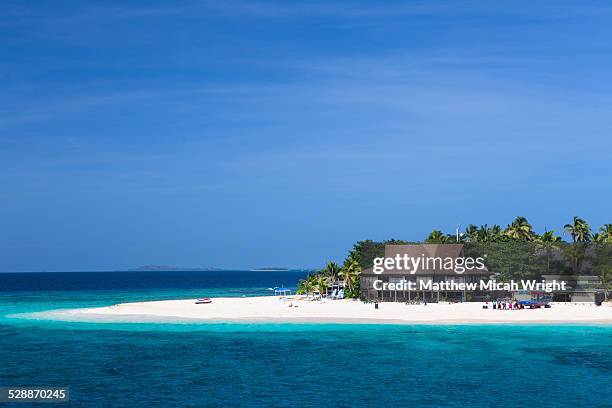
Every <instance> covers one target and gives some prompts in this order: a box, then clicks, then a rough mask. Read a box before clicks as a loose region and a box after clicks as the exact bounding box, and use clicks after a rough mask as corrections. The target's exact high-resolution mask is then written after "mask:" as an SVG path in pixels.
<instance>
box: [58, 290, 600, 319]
mask: <svg viewBox="0 0 612 408" xmlns="http://www.w3.org/2000/svg"><path fill="white" fill-rule="evenodd" d="M482 306H483V303H456V304H448V303H438V304H433V303H432V304H428V305H406V304H403V303H380V304H379V309H375V308H374V305H373V304H371V303H370V304H365V303H362V302H360V301H352V300H323V301H308V300H296V299H295V298H293V299H291V300H289V299H285V300H283V299H280V298H278V297H274V296H266V297H246V298H213V300H212V303H210V304H195V300H194V299H190V300H166V301H152V302H137V303H123V304H118V305H114V306H109V307H100V308H91V309H75V310H71V311H65V313H69V314H70V315H72V316H73V317H81V318H93V319H96V318H100V319H101V320H115V318H116V319H118V320H127V319H129V320H130V321H138V320H139V318H142V319H143V320H147V321H151V320H156V319H159V320H160V321H168V320H170V321H171V320H173V319H176V320H191V319H197V320H203V321H227V322H231V321H236V322H239V321H243V322H244V321H247V322H321V323H323V322H338V323H407V324H415V323H429V324H435V323H441V324H442V323H598V324H612V307H611V306H610V305H609V304H607V305H604V306H599V307H598V306H595V305H593V304H586V303H582V304H581V303H569V304H568V303H553V304H552V307H551V308H549V309H544V308H542V309H534V310H530V309H523V310H493V309H491V305H490V304H489V309H483V308H482ZM96 320H97V319H96Z"/></svg>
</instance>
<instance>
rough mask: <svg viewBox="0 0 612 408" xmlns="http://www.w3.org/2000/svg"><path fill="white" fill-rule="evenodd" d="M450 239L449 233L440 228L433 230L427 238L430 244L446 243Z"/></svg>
mask: <svg viewBox="0 0 612 408" xmlns="http://www.w3.org/2000/svg"><path fill="white" fill-rule="evenodd" d="M448 241H449V237H448V235H444V234H443V233H442V231H440V230H433V231H431V233H430V234H429V236H428V237H427V239H426V240H425V242H428V243H430V244H446V243H448Z"/></svg>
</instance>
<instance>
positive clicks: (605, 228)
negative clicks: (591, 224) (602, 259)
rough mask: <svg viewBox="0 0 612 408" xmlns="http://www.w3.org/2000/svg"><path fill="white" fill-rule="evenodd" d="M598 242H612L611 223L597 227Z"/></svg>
mask: <svg viewBox="0 0 612 408" xmlns="http://www.w3.org/2000/svg"><path fill="white" fill-rule="evenodd" d="M599 232H600V234H599V236H600V239H599V242H603V243H606V244H612V224H604V225H602V226H601V228H599Z"/></svg>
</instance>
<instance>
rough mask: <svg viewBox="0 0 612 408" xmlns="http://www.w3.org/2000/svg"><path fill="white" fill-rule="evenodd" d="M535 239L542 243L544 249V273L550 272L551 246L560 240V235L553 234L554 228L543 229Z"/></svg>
mask: <svg viewBox="0 0 612 408" xmlns="http://www.w3.org/2000/svg"><path fill="white" fill-rule="evenodd" d="M537 240H538V241H539V242H540V243H541V244H542V246H543V247H544V250H545V251H546V273H549V272H550V255H551V253H552V247H553V245H554V243H556V242H561V237H560V236H558V235H555V230H552V231H544V233H543V234H542V235H540V236H539V237H538V238H537Z"/></svg>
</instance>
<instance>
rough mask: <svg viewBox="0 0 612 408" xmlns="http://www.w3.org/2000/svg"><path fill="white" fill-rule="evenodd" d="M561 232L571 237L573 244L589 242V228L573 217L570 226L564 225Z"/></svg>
mask: <svg viewBox="0 0 612 408" xmlns="http://www.w3.org/2000/svg"><path fill="white" fill-rule="evenodd" d="M563 230H564V231H565V232H567V233H568V234H570V235H571V236H572V241H573V242H589V241H590V240H591V227H590V226H589V224H588V223H587V222H586V221H585V220H583V219H582V218H579V217H577V216H574V220H573V222H572V224H565V225H564V226H563Z"/></svg>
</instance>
